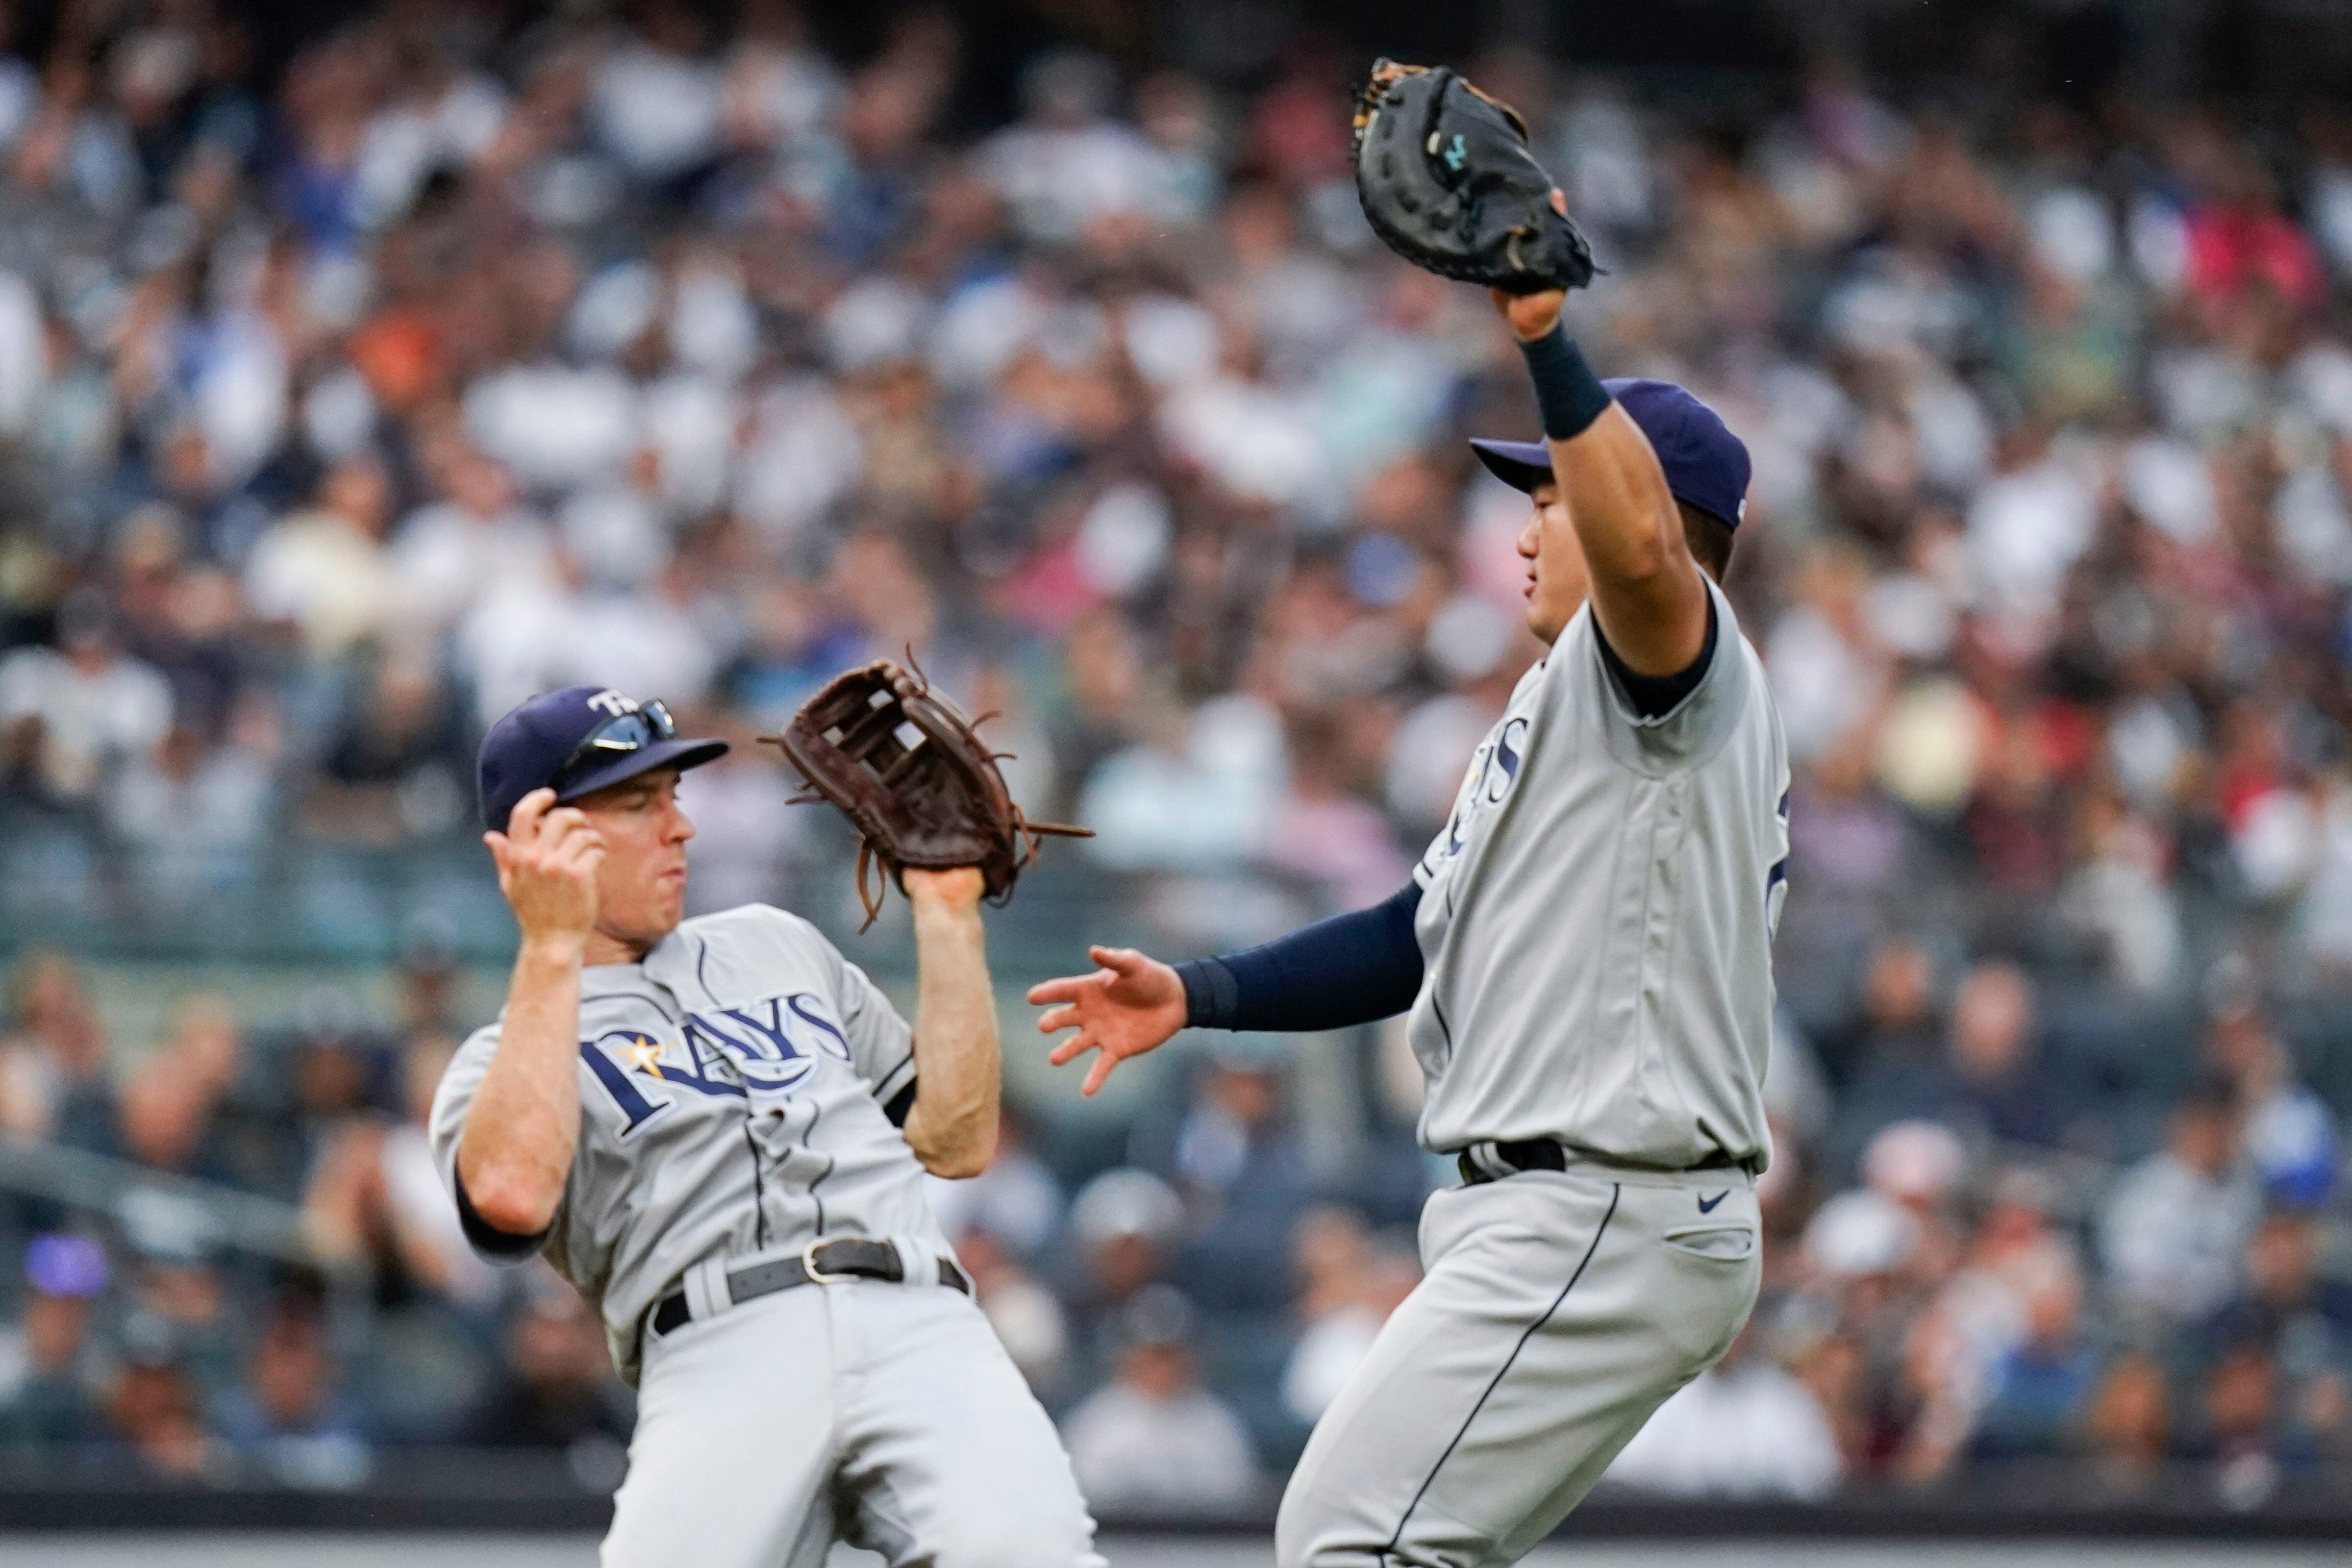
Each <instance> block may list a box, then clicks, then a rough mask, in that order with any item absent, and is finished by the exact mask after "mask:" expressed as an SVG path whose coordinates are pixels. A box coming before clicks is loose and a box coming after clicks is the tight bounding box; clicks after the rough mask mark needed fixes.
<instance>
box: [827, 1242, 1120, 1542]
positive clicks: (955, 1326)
mask: <svg viewBox="0 0 2352 1568" xmlns="http://www.w3.org/2000/svg"><path fill="white" fill-rule="evenodd" d="M833 1289H834V1290H835V1291H836V1292H844V1291H845V1292H849V1293H851V1294H854V1296H855V1298H856V1300H855V1305H856V1307H857V1308H858V1309H859V1317H860V1333H861V1334H862V1336H863V1337H864V1339H865V1342H866V1353H865V1354H864V1355H863V1356H862V1358H861V1359H860V1360H859V1361H858V1362H857V1364H856V1367H855V1370H854V1372H853V1373H852V1374H851V1375H850V1376H849V1377H848V1378H847V1379H846V1380H845V1385H844V1395H843V1406H844V1407H843V1411H842V1460H841V1469H840V1475H839V1480H838V1483H837V1485H838V1489H839V1495H840V1497H841V1508H842V1511H843V1513H844V1515H845V1525H846V1526H847V1528H845V1530H844V1531H843V1534H844V1536H845V1539H848V1540H851V1541H853V1542H856V1544H859V1545H863V1546H869V1547H871V1548H873V1549H874V1550H875V1551H877V1552H881V1553H882V1555H883V1556H884V1557H885V1558H887V1560H888V1561H889V1563H890V1564H891V1568H1103V1560H1102V1558H1101V1557H1099V1556H1098V1555H1097V1554H1096V1552H1095V1549H1094V1532H1095V1525H1094V1520H1093V1518H1092V1517H1091V1516H1090V1515H1089V1514H1088V1513H1087V1505H1086V1500H1085V1499H1084V1498H1082V1497H1081V1496H1080V1495H1079V1493H1078V1486H1077V1481H1076V1479H1075V1478H1074V1477H1073V1476H1072V1475H1071V1473H1070V1461H1069V1456H1068V1455H1067V1454H1066V1453H1065V1452H1064V1451H1063V1449H1062V1442H1061V1438H1060V1437H1059V1436H1058V1435H1057V1434H1056V1433H1055V1430H1054V1424H1053V1422H1052V1421H1051V1420H1050V1419H1048V1418H1047V1416H1046V1415H1045V1409H1044V1407H1043V1406H1040V1405H1039V1404H1038V1403H1037V1400H1036V1398H1035V1396H1033V1395H1032V1394H1031V1393H1030V1392H1029V1385H1028V1384H1027V1383H1026V1382H1025V1381H1024V1379H1023V1378H1022V1376H1021V1374H1020V1372H1019V1371H1018V1370H1017V1369H1016V1368H1015V1367H1014V1366H1013V1361H1012V1358H1011V1357H1009V1356H1007V1355H1006V1354H1004V1347H1003V1345H1002V1344H1000V1343H998V1342H997V1338H996V1333H995V1331H994V1330H993V1329H992V1328H990V1327H989V1326H988V1320H987V1318H985V1317H984V1316H982V1313H981V1311H980V1309H979V1308H978V1307H977V1306H975V1305H974V1304H973V1303H972V1301H971V1299H970V1298H969V1297H967V1296H964V1295H962V1294H961V1293H959V1292H957V1291H949V1290H942V1289H938V1288H928V1289H927V1288H922V1287H902V1286H889V1285H853V1286H846V1287H842V1286H835V1287H833Z"/></svg>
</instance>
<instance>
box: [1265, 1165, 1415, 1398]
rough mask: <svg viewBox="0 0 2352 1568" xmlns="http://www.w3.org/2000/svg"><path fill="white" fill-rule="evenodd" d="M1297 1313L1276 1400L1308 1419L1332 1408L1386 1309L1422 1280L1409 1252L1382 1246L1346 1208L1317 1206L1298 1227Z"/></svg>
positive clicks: (1391, 1308) (1376, 1333)
mask: <svg viewBox="0 0 2352 1568" xmlns="http://www.w3.org/2000/svg"><path fill="white" fill-rule="evenodd" d="M1297 1253H1298V1260H1297V1273H1298V1277H1299V1279H1300V1280H1301V1281H1303V1282H1304V1288H1303V1289H1302V1290H1301V1291H1300V1293H1299V1299H1298V1315H1299V1317H1300V1318H1301V1320H1303V1322H1305V1324H1306V1327H1305V1329H1304V1330H1303V1331H1302V1332H1301V1333H1300V1334H1299V1336H1298V1343H1297V1344H1296V1345H1294V1346H1292V1348H1291V1352H1290V1359H1289V1363H1288V1364H1287V1365H1286V1367H1285V1368H1284V1369H1283V1375H1282V1402H1283V1405H1284V1406H1285V1407H1286V1408H1287V1409H1288V1410H1289V1412H1290V1414H1291V1415H1293V1416H1296V1417H1297V1418H1298V1420H1299V1421H1301V1422H1303V1423H1306V1424H1307V1425H1309V1426H1311V1425H1313V1423H1314V1422H1315V1421H1316V1420H1318V1418H1320V1417H1321V1416H1322V1414H1323V1412H1324V1411H1325V1410H1326V1409H1328V1408H1329V1407H1330V1404H1331V1401H1332V1400H1334V1399H1336V1398H1338V1397H1339V1390H1340V1389H1341V1388H1343V1387H1345V1386H1346V1385H1347V1382H1348V1379H1349V1375H1352V1374H1353V1373H1354V1372H1355V1370H1356V1368H1357V1366H1358V1365H1359V1364H1360V1363H1361V1362H1362V1361H1363V1359H1364V1357H1365V1356H1366V1355H1368V1354H1370V1352H1371V1348H1372V1341H1373V1340H1374V1339H1375V1338H1377V1337H1378V1336H1379V1334H1380V1332H1381V1324H1383V1323H1385V1322H1388V1321H1389V1314H1390V1313H1391V1312H1395V1311H1396V1310H1397V1307H1398V1306H1399V1304H1400V1303H1402V1301H1404V1299H1405V1297H1406V1296H1408V1295H1410V1294H1412V1288H1413V1287H1414V1286H1415V1285H1417V1284H1419V1283H1420V1282H1421V1266H1420V1264H1419V1262H1418V1261H1417V1260H1414V1259H1413V1258H1412V1256H1411V1255H1409V1254H1406V1253H1402V1252H1399V1251H1395V1250H1392V1249H1386V1248H1383V1247H1381V1246H1380V1245H1378V1244H1377V1243H1375V1242H1374V1241H1373V1239H1372V1238H1371V1237H1370V1235H1368V1234H1367V1233H1366V1231H1365V1229H1364V1226H1363V1221H1362V1220H1361V1219H1360V1218H1359V1217H1358V1216H1357V1215H1356V1214H1355V1213H1354V1212H1353V1211H1352V1210H1349V1209H1344V1208H1318V1209H1315V1210H1313V1211H1311V1212H1310V1213H1308V1214H1307V1217H1306V1218H1305V1219H1304V1220H1302V1221H1301V1222H1300V1224H1299V1227H1298V1230H1297Z"/></svg>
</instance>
